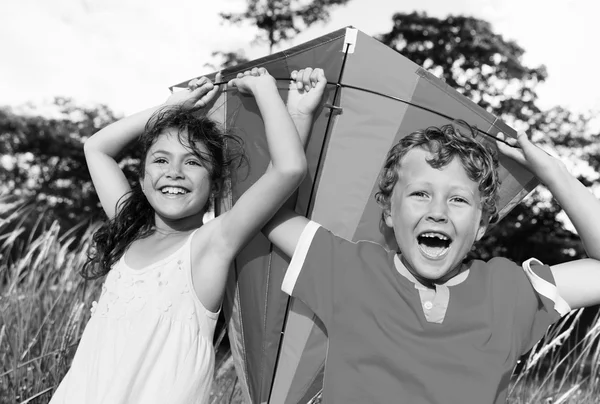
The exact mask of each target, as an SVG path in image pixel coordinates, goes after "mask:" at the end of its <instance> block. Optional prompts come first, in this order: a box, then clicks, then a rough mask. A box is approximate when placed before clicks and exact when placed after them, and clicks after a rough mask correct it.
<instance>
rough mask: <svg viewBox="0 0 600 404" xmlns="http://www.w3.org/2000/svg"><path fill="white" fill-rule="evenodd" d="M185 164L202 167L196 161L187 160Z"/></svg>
mask: <svg viewBox="0 0 600 404" xmlns="http://www.w3.org/2000/svg"><path fill="white" fill-rule="evenodd" d="M186 163H187V164H189V165H192V166H202V163H200V162H199V161H198V160H188V161H187V162H186Z"/></svg>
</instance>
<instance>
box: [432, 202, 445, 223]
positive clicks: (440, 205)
mask: <svg viewBox="0 0 600 404" xmlns="http://www.w3.org/2000/svg"><path fill="white" fill-rule="evenodd" d="M430 208H431V209H430V210H429V212H428V213H427V219H429V220H431V221H433V222H438V223H446V222H447V221H448V206H447V205H446V203H445V202H444V201H432V203H431V205H430Z"/></svg>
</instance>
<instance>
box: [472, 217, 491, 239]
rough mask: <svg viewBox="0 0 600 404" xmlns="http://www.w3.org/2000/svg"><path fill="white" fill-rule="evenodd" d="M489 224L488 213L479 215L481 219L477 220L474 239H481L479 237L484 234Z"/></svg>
mask: <svg viewBox="0 0 600 404" xmlns="http://www.w3.org/2000/svg"><path fill="white" fill-rule="evenodd" d="M489 225H490V215H487V214H483V215H481V221H480V222H479V228H478V229H477V235H476V237H475V241H479V240H481V238H482V237H483V236H484V235H485V232H486V231H487V228H488V226H489Z"/></svg>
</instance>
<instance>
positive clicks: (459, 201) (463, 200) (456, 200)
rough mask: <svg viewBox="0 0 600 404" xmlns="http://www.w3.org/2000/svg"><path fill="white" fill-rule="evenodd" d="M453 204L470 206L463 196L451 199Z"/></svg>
mask: <svg viewBox="0 0 600 404" xmlns="http://www.w3.org/2000/svg"><path fill="white" fill-rule="evenodd" d="M451 201H452V202H458V203H466V204H468V203H469V201H468V200H467V199H466V198H463V197H462V196H455V197H453V198H452V199H451Z"/></svg>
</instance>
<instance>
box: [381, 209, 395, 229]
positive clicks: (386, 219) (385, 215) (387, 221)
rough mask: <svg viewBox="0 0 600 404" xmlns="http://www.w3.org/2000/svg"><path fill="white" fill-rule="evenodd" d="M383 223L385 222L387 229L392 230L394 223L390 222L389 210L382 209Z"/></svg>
mask: <svg viewBox="0 0 600 404" xmlns="http://www.w3.org/2000/svg"><path fill="white" fill-rule="evenodd" d="M383 221H384V222H385V225H386V226H387V227H389V228H390V229H393V228H394V223H393V221H392V215H391V214H390V210H389V209H384V210H383Z"/></svg>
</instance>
